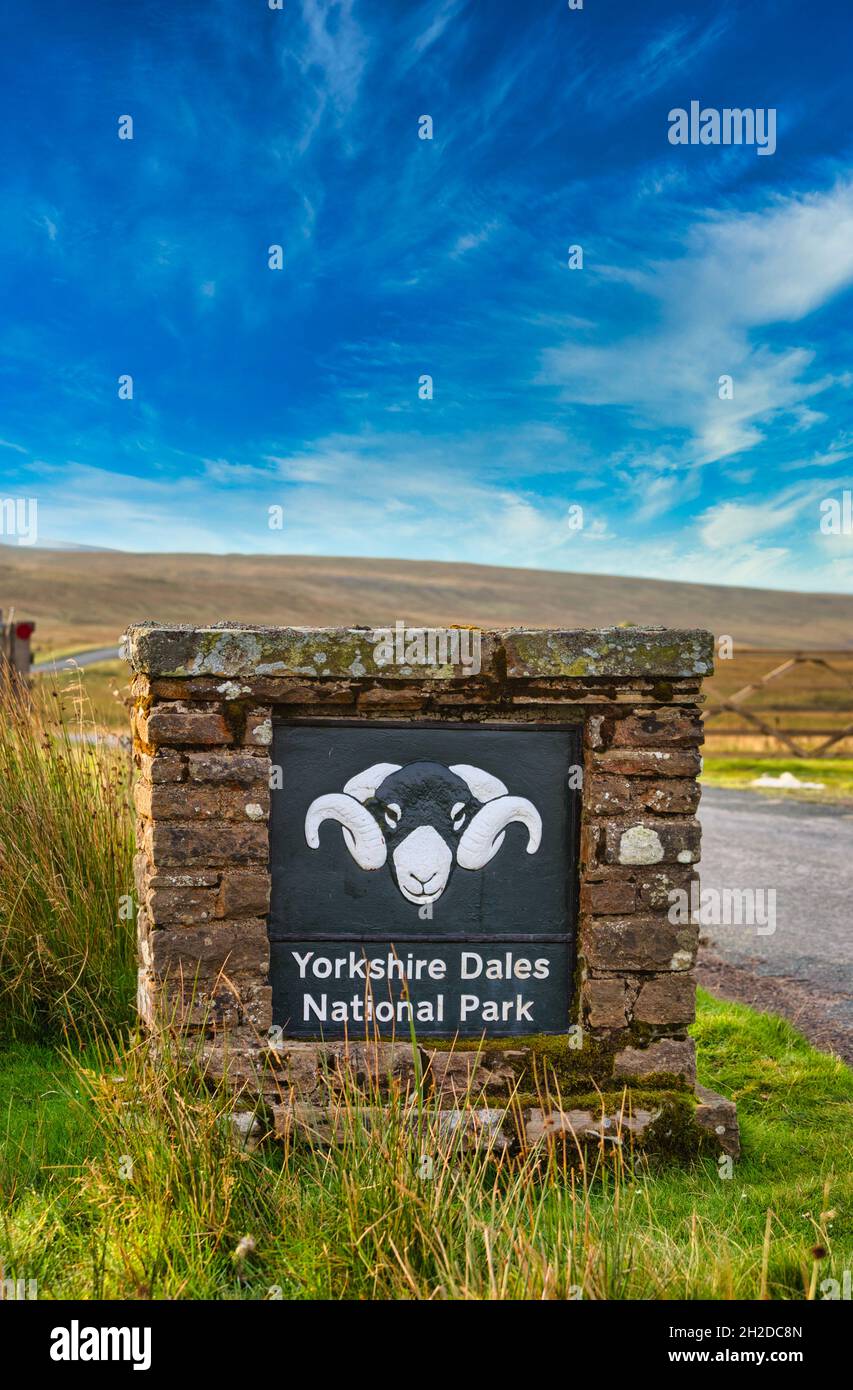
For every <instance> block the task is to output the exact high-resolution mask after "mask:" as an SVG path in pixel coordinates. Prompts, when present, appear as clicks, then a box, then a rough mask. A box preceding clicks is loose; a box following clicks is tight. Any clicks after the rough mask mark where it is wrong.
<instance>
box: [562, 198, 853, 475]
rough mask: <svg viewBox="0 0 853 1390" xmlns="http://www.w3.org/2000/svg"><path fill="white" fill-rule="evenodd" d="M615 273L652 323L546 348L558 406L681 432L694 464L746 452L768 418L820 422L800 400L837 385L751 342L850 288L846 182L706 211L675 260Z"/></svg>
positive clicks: (806, 361) (808, 362) (786, 353)
mask: <svg viewBox="0 0 853 1390" xmlns="http://www.w3.org/2000/svg"><path fill="white" fill-rule="evenodd" d="M621 274H622V278H624V279H628V280H630V282H631V284H632V285H633V287H634V289H635V290H637V291H639V292H640V293H642V294H644V295H646V296H648V298H649V299H650V300H651V301H652V302H653V303H654V304H656V306H657V317H658V322H657V325H656V326H654V327H652V328H651V329H650V330H649V331H645V332H644V333H643V334H642V336H641V335H639V334H635V335H632V336H630V337H627V338H626V337H617V338H615V339H614V340H613V341H612V342H611V343H609V344H605V345H587V344H583V343H572V344H567V345H565V346H562V347H557V348H552V349H550V350H548V351H546V352H545V354H544V357H543V362H542V375H541V379H542V380H544V381H547V382H550V383H554V384H558V385H560V386H561V388H562V393H563V396H564V398H565V399H566V400H569V401H576V402H581V403H583V404H589V405H619V406H625V407H628V408H630V409H632V410H633V411H635V412H636V414H637V416H638V417H639V418H641V419H644V420H646V421H648V422H649V423H650V424H653V425H657V426H660V425H667V426H670V427H671V426H675V427H678V428H681V429H683V430H684V431H686V432H687V434H688V436H689V448H688V451H687V454H688V455H689V458H690V461H691V462H694V463H708V462H711V461H713V460H715V459H722V458H725V457H727V456H729V455H733V454H739V453H743V452H745V451H747V450H749V449H752V448H754V447H755V446H756V445H757V444H759V443H760V442H761V441H762V440H763V438H764V437H765V426H766V424H767V422H768V421H769V420H770V419H771V418H772V417H774V416H779V415H780V414H784V415H787V416H789V417H790V423H792V424H793V425H794V427H797V428H803V427H804V425H808V424H809V423H814V422H815V421H816V420H818V419H819V418H820V415H819V413H818V412H816V411H813V410H811V409H810V408H809V407H807V406H806V405H805V403H806V402H807V401H809V400H810V399H811V398H812V397H814V396H816V395H818V394H820V393H821V392H822V391H824V390H825V389H827V388H828V387H829V386H830V385H832V384H833V380H834V379H833V377H832V376H831V375H829V374H826V373H823V374H821V373H817V374H816V373H815V372H814V370H813V368H814V366H815V365H816V353H815V351H814V350H813V349H811V348H805V347H801V346H797V345H794V344H792V345H790V346H788V347H786V348H776V347H771V346H770V345H769V342H767V341H765V342H764V343H762V342H760V341H759V342H756V341H755V338H756V336H757V335H758V333H759V332H760V331H761V330H769V329H770V328H771V327H772V326H776V325H779V324H782V323H788V324H791V323H796V322H799V321H800V320H802V319H803V318H805V317H806V315H808V314H810V313H813V312H814V311H815V310H816V309H818V308H820V307H821V306H822V305H824V304H826V303H827V302H828V301H829V300H830V299H832V298H833V297H834V296H836V295H837V294H839V293H840V292H841V291H842V290H844V289H846V288H847V287H848V286H849V285H850V284H851V282H853V182H849V181H848V182H844V183H840V184H838V185H837V186H836V187H835V188H833V189H832V190H831V191H829V192H828V193H823V194H811V195H807V196H799V197H790V198H787V199H777V200H775V201H774V202H773V203H771V204H770V206H769V207H768V208H766V209H765V210H763V211H761V212H748V213H729V214H727V215H725V216H718V215H713V214H705V215H704V216H703V217H702V218H701V219H700V220H699V221H698V222H696V223H695V224H694V226H693V227H692V229H691V230H690V231H689V232H688V234H687V236H686V251H685V254H684V255H683V256H682V257H679V258H677V259H672V260H668V261H657V262H654V263H652V264H650V265H647V266H645V267H643V266H641V267H639V268H636V269H628V270H624V269H623V270H622V271H621ZM723 375H729V376H731V377H732V378H733V382H734V395H733V399H720V395H719V378H720V377H721V376H723Z"/></svg>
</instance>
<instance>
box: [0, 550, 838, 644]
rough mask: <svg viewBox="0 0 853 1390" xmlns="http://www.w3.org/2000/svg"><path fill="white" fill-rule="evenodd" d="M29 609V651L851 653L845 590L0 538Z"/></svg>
mask: <svg viewBox="0 0 853 1390" xmlns="http://www.w3.org/2000/svg"><path fill="white" fill-rule="evenodd" d="M12 606H14V607H15V608H16V610H17V612H18V613H19V615H20V616H21V617H23V616H26V617H31V618H35V620H36V622H37V624H38V627H37V632H36V637H37V642H36V648H37V651H39V652H41V653H42V654H48V653H50V652H53V651H56V650H62V651H66V650H71V649H74V648H78V649H80V648H84V647H98V646H102V645H103V646H107V645H112V644H113V643H115V642H116V641H117V639H118V636H119V634H120V633H121V632H122V631H123V629H124V627H125V626H126V624H127V623H129V622H131V621H133V620H138V619H141V618H156V619H159V620H161V621H164V622H165V621H181V622H197V623H206V622H215V621H217V620H219V619H223V618H233V619H238V620H243V621H246V622H256V623H296V624H300V623H305V624H325V623H365V624H370V625H373V624H377V625H380V624H382V625H384V624H387V623H393V622H394V620H395V619H396V618H403V619H406V620H407V621H409V622H413V623H433V624H444V623H449V622H469V623H477V624H479V625H480V626H483V627H501V626H510V625H513V624H527V625H529V626H534V627H551V626H553V627H599V626H607V625H610V624H614V623H626V622H630V623H638V624H647V623H661V624H671V625H675V626H690V627H706V628H710V629H711V631H713V632H715V633H717V634H720V633H729V634H730V635H731V636H732V637H733V638H734V639H735V642H736V643H743V644H747V645H750V646H761V647H787V646H810V647H850V648H853V597H848V596H844V595H840V594H798V593H785V592H779V591H776V590H770V589H740V588H728V587H725V586H723V585H719V584H676V583H669V582H666V581H662V580H654V579H623V578H617V577H614V576H611V575H593V574H561V573H555V572H553V571H550V570H522V569H503V568H498V567H496V566H486V565H451V564H439V563H432V562H423V561H411V560H349V559H333V558H331V559H330V558H326V557H321V556H301V555H285V556H262V555H257V556H255V555H131V554H125V553H122V552H121V551H117V550H109V551H106V550H105V551H89V550H87V551H74V550H56V551H49V550H36V549H28V548H26V547H23V546H21V547H17V546H7V545H3V546H0V608H2V609H3V610H4V611H6V612H8V610H9V608H10V607H12Z"/></svg>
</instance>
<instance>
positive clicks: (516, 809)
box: [456, 796, 542, 869]
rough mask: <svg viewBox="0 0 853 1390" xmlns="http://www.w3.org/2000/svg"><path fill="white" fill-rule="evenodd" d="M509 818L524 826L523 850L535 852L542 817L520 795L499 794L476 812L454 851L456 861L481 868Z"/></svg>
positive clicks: (497, 844) (496, 847)
mask: <svg viewBox="0 0 853 1390" xmlns="http://www.w3.org/2000/svg"><path fill="white" fill-rule="evenodd" d="M513 821H521V823H522V824H523V825H526V826H527V834H528V840H527V853H528V854H535V853H536V851H537V849H538V848H539V842H540V840H541V839H542V817H541V816H540V814H539V812H538V811H537V809H536V807H535V806H534V805H533V802H532V801H528V800H527V798H526V797H524V796H499V797H498V798H497V800H495V801H489V802H487V803H486V805H485V806H483V807H482V808H481V809H480V810H479V811H478V812H477V814H476V816H475V817H474V819H473V820H472V821H471V824H470V825H469V826H468V829H467V830H466V831H465V834H464V835H463V836H462V839H461V840H460V841H459V848H458V849H457V851H456V862H457V863H458V864H459V865H460V867H461V868H463V869H482V867H483V865H484V864H488V862H489V860H490V859H493V858H494V856H495V855H496V854H497V852H498V850H499V849H500V847H501V845H502V844H503V842H504V831H505V830H506V828H507V826H508V825H511V824H512V822H513Z"/></svg>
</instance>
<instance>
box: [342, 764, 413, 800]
mask: <svg viewBox="0 0 853 1390" xmlns="http://www.w3.org/2000/svg"><path fill="white" fill-rule="evenodd" d="M401 767H402V763H374V764H373V766H372V767H366V768H365V769H364V772H357V773H356V774H355V776H354V777H351V778H350V779H349V781H348V782H344V791H345V792H346V793H347V794H348V795H349V796H354V797H355V798H356V800H357V801H369V800H370V798H371V797H372V796H375V795H376V788H377V787H378V786H380V785H381V784H382V783H383V782H384V781H385V778H386V777H390V776H391V773H392V772H399V771H400V768H401Z"/></svg>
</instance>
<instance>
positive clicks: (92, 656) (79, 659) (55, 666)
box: [30, 647, 118, 676]
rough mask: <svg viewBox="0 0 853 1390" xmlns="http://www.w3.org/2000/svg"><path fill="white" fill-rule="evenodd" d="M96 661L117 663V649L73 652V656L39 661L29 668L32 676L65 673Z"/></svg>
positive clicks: (106, 648) (102, 648) (93, 649)
mask: <svg viewBox="0 0 853 1390" xmlns="http://www.w3.org/2000/svg"><path fill="white" fill-rule="evenodd" d="M98 661H118V647H93V648H92V649H91V651H88V652H75V654H74V656H63V657H60V658H59V660H57V661H40V662H39V663H38V665H37V666H33V667H31V668H30V669H31V671H32V674H33V675H34V676H40V675H44V674H45V673H46V672H48V671H67V670H69V668H70V667H71V666H72V665H76V666H94V665H95V663H96V662H98Z"/></svg>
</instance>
